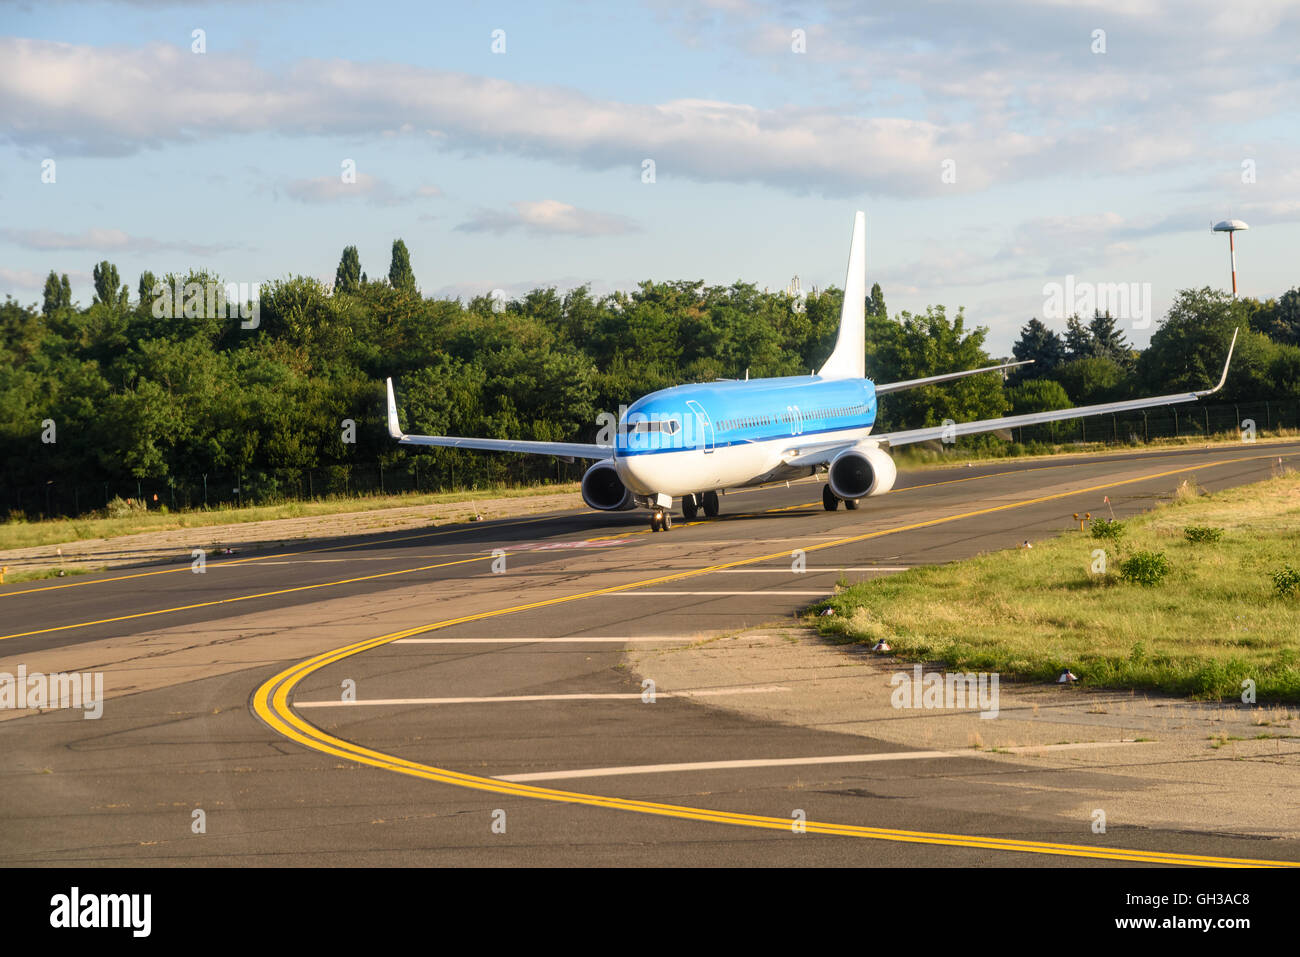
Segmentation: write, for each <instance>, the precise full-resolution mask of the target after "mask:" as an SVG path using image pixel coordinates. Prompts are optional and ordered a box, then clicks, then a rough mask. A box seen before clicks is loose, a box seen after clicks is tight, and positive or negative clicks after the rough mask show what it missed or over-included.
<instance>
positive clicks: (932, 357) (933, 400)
mask: <svg viewBox="0 0 1300 957" xmlns="http://www.w3.org/2000/svg"><path fill="white" fill-rule="evenodd" d="M869 328H870V330H871V334H872V339H873V341H870V342H868V344H867V350H868V351H867V373H868V374H869V375H871V376H872V378H873V379H875V381H877V382H894V381H898V380H903V379H920V378H924V377H925V376H931V375H938V374H940V373H944V372H960V371H962V370H965V369H976V368H979V367H980V366H986V365H992V364H993V363H992V359H990V357H989V355H988V353H986V352H985V351H984V348H983V345H984V338H985V336H987V335H988V329H986V328H985V327H983V326H977V327H976V328H974V329H972V330H969V331H968V330H967V329H966V326H965V315H964V314H963V312H962V310H960V309H958V310H957V315H956V316H955V317H954V318H952V319H949V318H948V316H947V314H946V313H945V311H944V307H943V306H927V307H926V310H925V313H924V315H921V314H917V315H913V314H912V313H910V312H902V313H900V314H899V318H898V321H897V322H891V321H885V322H881V321H879V320H877V321H876V322H873V323H871V324H869ZM882 401H883V402H884V403H885V405H884V411H885V413H886V415H885V416H883V419H884V424H883V425H882V426H881V428H882V430H883V429H885V428H899V427H903V426H906V427H909V428H910V427H917V426H925V425H939V424H941V423H942V421H943V420H944V419H953V420H954V421H957V422H961V421H965V420H970V419H988V418H995V417H997V416H999V415H1002V413H1003V412H1004V411H1006V408H1007V400H1006V396H1005V394H1004V392H1003V390H1002V377H1001V376H998V375H994V374H991V373H990V374H986V375H976V376H968V377H967V378H964V379H958V380H956V381H955V382H946V383H943V384H941V385H931V386H922V387H920V388H917V389H908V390H907V391H905V392H898V393H893V394H890V395H888V396H886V397H885V398H884V399H883V400H882Z"/></svg>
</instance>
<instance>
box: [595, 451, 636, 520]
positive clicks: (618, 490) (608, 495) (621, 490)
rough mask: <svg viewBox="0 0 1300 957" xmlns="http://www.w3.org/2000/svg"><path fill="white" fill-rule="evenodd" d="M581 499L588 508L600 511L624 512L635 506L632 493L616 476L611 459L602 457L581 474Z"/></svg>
mask: <svg viewBox="0 0 1300 957" xmlns="http://www.w3.org/2000/svg"><path fill="white" fill-rule="evenodd" d="M582 500H583V501H584V502H586V503H587V507H588V508H595V509H599V510H600V511H602V512H625V511H627V510H628V509H630V508H636V502H635V501H634V500H633V498H632V493H631V492H630V491H629V490H628V487H627V486H626V485H624V484H623V480H622V479H620V478H619V477H618V472H617V471H616V470H615V468H614V460H613V459H604V460H603V461H600V462H597V463H596V464H595V465H593V466H592V467H591V468H589V469H587V471H586V474H584V475H583V476H582Z"/></svg>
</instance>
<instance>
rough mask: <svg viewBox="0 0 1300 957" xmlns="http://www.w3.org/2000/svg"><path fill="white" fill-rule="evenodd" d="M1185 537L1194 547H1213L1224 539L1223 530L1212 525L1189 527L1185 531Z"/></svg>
mask: <svg viewBox="0 0 1300 957" xmlns="http://www.w3.org/2000/svg"><path fill="white" fill-rule="evenodd" d="M1183 537H1184V538H1186V539H1187V540H1188V541H1189V542H1191V543H1192V544H1193V545H1200V544H1206V545H1213V544H1214V543H1215V542H1217V541H1218V540H1219V539H1221V538H1222V537H1223V529H1221V528H1214V527H1213V526H1210V525H1188V526H1187V527H1186V528H1184V529H1183Z"/></svg>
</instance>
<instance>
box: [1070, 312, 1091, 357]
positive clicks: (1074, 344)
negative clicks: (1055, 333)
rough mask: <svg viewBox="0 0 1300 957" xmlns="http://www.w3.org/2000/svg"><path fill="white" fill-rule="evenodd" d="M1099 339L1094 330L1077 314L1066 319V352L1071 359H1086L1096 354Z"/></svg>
mask: <svg viewBox="0 0 1300 957" xmlns="http://www.w3.org/2000/svg"><path fill="white" fill-rule="evenodd" d="M1096 348H1097V340H1096V338H1094V336H1093V334H1092V330H1091V329H1090V328H1089V327H1088V326H1085V325H1084V324H1083V320H1082V319H1080V318H1079V317H1078V316H1077V315H1076V316H1071V317H1070V318H1069V319H1067V320H1066V321H1065V353H1066V357H1067V358H1070V359H1086V358H1088V357H1089V356H1093V355H1096Z"/></svg>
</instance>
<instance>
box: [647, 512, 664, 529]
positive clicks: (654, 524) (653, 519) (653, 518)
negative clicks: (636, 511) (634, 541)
mask: <svg viewBox="0 0 1300 957" xmlns="http://www.w3.org/2000/svg"><path fill="white" fill-rule="evenodd" d="M663 515H664V513H663V512H651V513H650V531H652V532H657V531H659V523H660V522H661V521H662V519H663Z"/></svg>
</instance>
